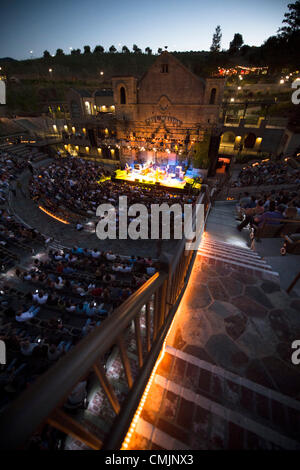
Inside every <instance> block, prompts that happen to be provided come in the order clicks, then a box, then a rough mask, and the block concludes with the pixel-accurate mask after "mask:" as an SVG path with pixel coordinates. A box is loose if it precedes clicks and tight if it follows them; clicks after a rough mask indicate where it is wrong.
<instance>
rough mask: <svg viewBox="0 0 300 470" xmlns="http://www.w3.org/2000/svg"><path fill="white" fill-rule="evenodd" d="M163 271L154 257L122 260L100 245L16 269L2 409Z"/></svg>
mask: <svg viewBox="0 0 300 470" xmlns="http://www.w3.org/2000/svg"><path fill="white" fill-rule="evenodd" d="M157 269H158V265H157V263H155V262H153V260H152V259H151V258H141V257H135V256H132V257H130V258H121V257H119V256H118V255H115V254H114V253H112V252H101V251H99V250H98V249H97V248H94V249H83V248H80V247H74V248H73V249H71V250H63V251H62V250H60V251H55V250H51V249H49V250H48V252H47V253H46V254H45V255H44V256H43V257H36V258H34V259H33V261H32V262H31V264H30V265H29V268H28V269H27V270H24V269H21V268H18V267H17V268H16V270H15V276H14V278H13V279H14V280H13V287H11V284H9V285H8V284H7V285H3V284H2V286H1V290H0V311H1V315H0V317H1V319H2V324H1V326H0V339H2V340H4V341H5V343H6V345H7V351H8V358H7V366H6V367H5V368H3V369H2V371H1V373H0V384H1V387H0V389H1V391H0V408H1V406H5V404H6V403H8V402H9V401H10V400H11V399H13V398H14V397H15V396H17V395H18V394H19V393H20V392H21V391H22V390H23V389H24V388H25V387H27V386H28V385H30V383H32V382H33V381H34V380H35V379H36V378H37V377H38V376H39V375H40V374H42V373H43V372H45V371H46V370H47V369H48V367H50V366H51V364H53V363H54V362H55V361H57V360H59V358H60V357H62V356H63V355H64V354H65V353H66V352H68V351H70V350H71V349H72V348H73V347H74V345H75V344H76V343H77V342H78V341H79V340H80V339H81V338H83V337H84V336H86V335H87V334H88V333H89V332H90V331H92V330H93V328H95V327H96V326H98V325H100V324H101V323H102V322H103V321H105V319H106V318H107V317H108V316H109V315H110V314H111V313H112V311H113V310H114V309H115V308H116V307H118V306H119V305H121V304H122V302H124V301H125V300H126V299H127V298H128V297H129V296H130V295H131V294H132V293H133V291H134V290H136V289H138V288H139V287H140V286H141V285H142V284H143V283H144V282H146V280H147V279H149V278H150V277H151V276H152V275H153V274H154V273H155V272H156V270H157Z"/></svg>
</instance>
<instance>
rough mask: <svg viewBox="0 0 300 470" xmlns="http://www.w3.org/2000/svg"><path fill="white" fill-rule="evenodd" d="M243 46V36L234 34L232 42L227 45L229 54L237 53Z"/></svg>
mask: <svg viewBox="0 0 300 470" xmlns="http://www.w3.org/2000/svg"><path fill="white" fill-rule="evenodd" d="M243 44H244V40H243V36H242V35H241V34H240V33H235V35H234V38H233V40H232V41H231V43H230V44H229V52H232V53H235V52H238V51H239V50H240V48H241V47H242V45H243Z"/></svg>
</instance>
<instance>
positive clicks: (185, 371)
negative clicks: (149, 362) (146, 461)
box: [128, 223, 300, 450]
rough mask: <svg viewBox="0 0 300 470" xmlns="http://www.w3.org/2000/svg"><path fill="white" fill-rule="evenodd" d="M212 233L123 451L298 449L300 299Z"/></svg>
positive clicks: (251, 256)
mask: <svg viewBox="0 0 300 470" xmlns="http://www.w3.org/2000/svg"><path fill="white" fill-rule="evenodd" d="M209 224H210V223H209ZM209 224H208V229H209V226H210V225H209ZM220 233H221V231H220ZM223 235H224V234H221V235H220V236H222V237H223ZM216 238H217V237H214V236H213V235H212V236H210V234H208V235H206V236H205V237H204V238H203V241H202V243H201V246H200V248H199V252H198V255H197V258H196V261H195V264H194V268H193V271H192V274H191V278H190V280H189V284H188V287H187V289H186V292H185V294H184V297H183V299H182V301H181V304H180V307H179V309H178V311H177V313H176V316H175V320H174V323H173V325H172V328H171V331H170V334H169V336H168V339H167V344H166V348H165V354H164V356H163V358H162V360H161V362H160V364H159V366H158V369H157V371H156V374H155V377H154V380H153V382H152V385H151V388H150V390H149V394H148V397H147V400H146V402H145V405H144V408H143V411H142V413H141V416H140V419H139V421H138V424H137V427H136V431H135V433H134V434H133V435H132V437H131V440H130V442H129V445H128V449H153V450H154V449H168V450H172V449H177V450H181V449H300V438H299V436H300V401H299V400H300V369H299V368H300V366H295V365H293V364H292V362H291V355H292V352H293V350H292V349H291V343H292V341H294V340H295V339H299V338H300V299H299V297H298V296H297V295H296V294H292V295H288V294H286V292H285V291H283V290H282V289H281V287H280V283H279V276H278V275H277V274H276V273H274V272H273V271H272V267H271V268H268V267H267V264H266V263H264V262H263V261H262V260H261V259H260V258H259V257H258V255H257V254H255V253H252V252H251V251H250V250H249V249H247V248H246V247H244V248H243V247H241V246H240V242H238V240H236V243H235V245H231V246H230V245H226V243H224V242H220V241H217V240H216ZM223 240H224V237H223ZM213 249H214V250H215V254H216V256H213V255H212V251H213ZM220 253H222V260H220V257H221V255H220ZM255 260H257V261H256V262H255ZM263 266H264V267H263Z"/></svg>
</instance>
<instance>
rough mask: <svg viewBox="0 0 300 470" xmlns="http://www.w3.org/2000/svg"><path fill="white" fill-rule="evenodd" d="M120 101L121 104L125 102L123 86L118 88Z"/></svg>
mask: <svg viewBox="0 0 300 470" xmlns="http://www.w3.org/2000/svg"><path fill="white" fill-rule="evenodd" d="M120 103H121V104H126V91H125V88H124V87H123V86H121V88H120Z"/></svg>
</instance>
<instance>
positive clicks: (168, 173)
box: [114, 164, 201, 189]
mask: <svg viewBox="0 0 300 470" xmlns="http://www.w3.org/2000/svg"><path fill="white" fill-rule="evenodd" d="M114 179H116V180H123V181H128V182H130V183H140V184H141V183H142V184H149V185H155V184H156V185H159V186H162V187H165V188H172V189H185V186H186V184H187V183H188V184H191V185H192V184H193V183H194V178H192V177H190V176H186V175H185V174H184V172H183V171H182V167H181V166H176V167H175V166H169V165H167V166H164V167H160V166H158V165H151V164H150V165H148V164H143V165H142V164H135V165H132V166H129V165H128V164H127V165H126V168H125V170H116V173H115V178H114ZM200 187H201V185H199V184H198V186H197V189H200Z"/></svg>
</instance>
